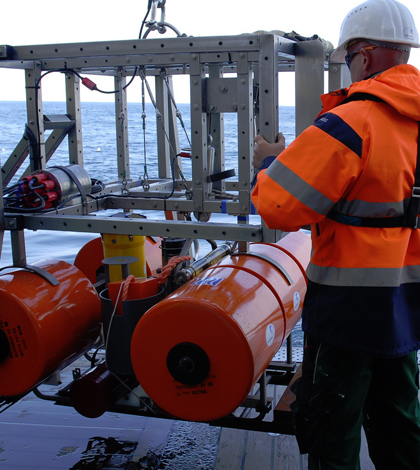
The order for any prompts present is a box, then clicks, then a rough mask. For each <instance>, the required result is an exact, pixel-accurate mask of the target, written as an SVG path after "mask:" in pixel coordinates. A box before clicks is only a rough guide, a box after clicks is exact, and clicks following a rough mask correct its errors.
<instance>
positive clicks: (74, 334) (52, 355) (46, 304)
mask: <svg viewBox="0 0 420 470" xmlns="http://www.w3.org/2000/svg"><path fill="white" fill-rule="evenodd" d="M34 266H37V267H38V268H41V269H42V270H44V271H46V272H48V273H50V274H51V275H52V276H54V278H55V279H56V280H57V281H58V282H59V283H58V284H57V285H55V286H53V285H52V284H51V283H49V282H48V281H47V280H46V279H44V278H43V277H41V276H40V275H39V274H35V273H33V272H30V271H28V270H24V269H19V268H14V269H13V270H12V271H11V272H8V273H6V274H2V275H0V305H1V310H0V333H1V334H0V343H1V344H0V351H2V352H1V357H0V395H2V396H14V395H21V394H24V393H26V392H28V391H29V390H31V389H32V388H33V387H35V386H36V385H38V384H39V383H41V382H42V381H43V380H45V379H46V378H47V377H48V376H50V375H51V374H52V373H53V372H55V371H56V370H58V369H60V368H63V367H65V366H66V365H68V364H69V363H71V362H72V361H73V360H74V359H76V358H77V357H78V356H80V355H81V354H83V353H84V352H85V351H87V350H88V349H89V348H90V347H91V346H92V344H93V343H94V342H95V340H96V339H97V338H98V336H99V333H100V328H101V306H100V300H99V297H98V295H97V293H96V291H95V289H94V287H93V285H92V284H91V282H90V281H89V280H88V279H87V278H86V277H85V276H84V274H83V273H82V272H81V271H79V270H78V269H77V268H76V267H74V266H73V265H71V264H69V263H66V262H64V261H59V260H53V259H48V260H42V261H39V262H37V263H34Z"/></svg>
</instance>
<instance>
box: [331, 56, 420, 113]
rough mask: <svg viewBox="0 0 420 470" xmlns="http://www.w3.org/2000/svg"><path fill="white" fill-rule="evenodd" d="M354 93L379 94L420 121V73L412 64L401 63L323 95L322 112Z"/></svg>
mask: <svg viewBox="0 0 420 470" xmlns="http://www.w3.org/2000/svg"><path fill="white" fill-rule="evenodd" d="M354 93H369V94H371V95H375V96H377V97H378V98H381V99H382V100H384V101H385V102H386V103H388V104H389V105H390V106H392V107H393V108H395V109H396V110H397V111H398V112H399V113H400V114H402V115H404V116H408V117H411V118H412V119H415V120H416V121H420V72H419V71H418V70H417V69H416V68H415V67H413V66H412V65H407V64H403V65H397V66H396V67H392V68H390V69H388V70H386V71H385V72H382V73H381V74H379V75H376V76H375V77H373V78H369V79H366V80H362V81H360V82H356V83H353V84H352V85H351V86H350V87H349V88H343V89H341V90H337V91H334V92H332V93H328V94H326V95H323V96H322V104H323V106H324V108H323V111H322V112H323V113H324V112H326V111H329V110H330V109H332V108H334V107H335V106H338V105H339V104H341V103H342V102H343V101H344V100H345V99H346V98H347V97H349V96H351V95H352V94H354Z"/></svg>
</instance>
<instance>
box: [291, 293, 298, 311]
mask: <svg viewBox="0 0 420 470" xmlns="http://www.w3.org/2000/svg"><path fill="white" fill-rule="evenodd" d="M299 306H300V294H299V292H295V293H294V294H293V308H294V309H295V312H297V311H298V309H299Z"/></svg>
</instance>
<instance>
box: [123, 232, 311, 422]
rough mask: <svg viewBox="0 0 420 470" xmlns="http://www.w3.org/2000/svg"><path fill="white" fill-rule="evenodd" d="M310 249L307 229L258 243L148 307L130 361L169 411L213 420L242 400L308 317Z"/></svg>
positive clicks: (155, 398) (148, 390)
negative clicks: (305, 305)
mask: <svg viewBox="0 0 420 470" xmlns="http://www.w3.org/2000/svg"><path fill="white" fill-rule="evenodd" d="M310 247H311V242H310V238H309V237H308V236H307V235H306V234H305V233H303V232H296V233H292V234H289V235H287V236H286V237H285V238H283V239H282V240H280V241H279V242H278V243H276V244H265V243H253V244H251V245H250V251H249V252H248V253H240V254H233V255H232V256H230V257H225V258H223V259H222V260H221V261H219V262H218V263H217V264H216V265H214V266H212V267H210V268H208V269H206V270H205V271H204V272H203V273H201V274H200V275H199V276H197V277H196V278H195V279H192V280H191V281H189V282H187V283H186V284H185V285H183V286H182V287H180V288H179V289H178V290H176V291H175V292H174V293H173V294H172V295H170V296H169V297H166V298H165V299H164V300H162V301H161V302H159V303H158V304H156V305H155V306H153V307H152V308H151V309H150V310H148V311H147V312H146V314H145V315H144V316H143V317H142V318H141V319H140V321H139V322H138V324H137V326H136V329H135V331H134V334H133V337H132V341H131V360H132V364H133V369H134V372H135V374H136V377H137V380H138V381H139V383H140V385H141V386H142V387H143V389H144V390H145V392H146V393H147V394H148V395H149V397H150V398H151V399H152V400H153V401H154V402H155V403H156V404H157V405H158V406H159V407H160V408H161V409H162V410H164V411H165V412H166V413H168V414H170V415H172V416H174V417H178V418H181V419H186V420H189V421H211V420H215V419H219V418H222V417H224V416H226V415H228V414H229V413H231V412H233V411H235V410H236V409H237V408H238V407H240V406H241V404H242V403H243V401H244V400H245V398H246V397H247V395H248V394H249V392H250V390H251V388H252V387H253V385H254V384H255V383H256V382H257V381H258V379H259V377H260V376H261V374H262V373H263V372H264V370H265V369H266V367H267V365H268V364H269V362H270V361H271V359H272V357H273V356H274V355H275V353H276V352H277V350H278V349H279V347H280V346H281V344H282V342H283V341H284V340H285V338H286V337H287V336H288V335H289V333H290V332H291V330H292V329H293V327H294V326H295V324H296V323H297V321H298V320H299V319H300V317H301V312H302V305H303V299H304V296H305V293H306V286H307V280H306V276H305V268H306V266H307V265H308V263H309V258H310Z"/></svg>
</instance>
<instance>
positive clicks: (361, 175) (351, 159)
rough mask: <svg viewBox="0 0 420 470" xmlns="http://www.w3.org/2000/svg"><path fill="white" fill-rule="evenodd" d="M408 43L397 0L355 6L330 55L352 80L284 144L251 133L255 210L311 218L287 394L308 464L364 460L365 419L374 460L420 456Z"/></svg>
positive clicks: (275, 216)
mask: <svg viewBox="0 0 420 470" xmlns="http://www.w3.org/2000/svg"><path fill="white" fill-rule="evenodd" d="M412 46H413V47H419V38H418V33H417V30H416V28H415V25H414V21H413V18H412V16H411V14H410V12H409V11H408V10H407V8H406V7H405V6H404V5H402V4H401V3H398V2H396V1H395V0H368V1H366V2H365V3H363V4H361V5H359V6H358V7H356V8H354V9H353V10H351V12H350V13H349V14H348V16H347V17H346V18H345V19H344V22H343V24H342V28H341V33H340V40H339V46H338V48H337V49H336V50H335V51H334V53H333V55H332V60H333V61H337V62H342V63H343V62H346V63H347V65H348V67H349V68H350V72H351V77H352V80H353V82H354V83H353V84H352V85H351V86H350V87H349V88H348V89H342V90H338V91H336V92H333V93H329V94H327V95H324V96H322V102H323V110H322V112H321V113H320V115H319V116H318V117H317V119H316V121H315V123H314V125H312V126H310V127H309V128H308V129H306V130H305V131H304V132H303V133H302V134H301V135H300V136H299V137H298V138H296V139H295V140H294V142H292V143H291V144H290V145H289V146H288V148H287V149H285V150H284V147H285V144H284V138H283V136H282V135H281V134H279V139H278V142H277V143H275V144H269V143H267V142H266V141H265V140H264V139H263V138H262V137H261V136H257V137H256V138H255V144H256V145H255V150H254V160H253V164H254V166H255V167H257V168H260V171H259V172H258V175H257V183H256V186H255V189H254V191H253V194H252V198H253V202H254V204H255V206H256V207H257V209H258V213H259V214H260V215H261V217H262V218H263V219H264V221H265V222H266V224H267V226H268V227H270V228H277V229H281V230H285V231H294V230H298V229H300V228H301V227H303V226H306V225H308V224H310V225H311V231H312V243H313V255H312V258H311V262H310V264H309V266H308V270H307V276H308V280H309V283H308V291H307V295H306V298H305V303H304V309H303V319H302V328H303V330H304V332H305V341H306V344H305V350H304V360H303V375H302V378H301V379H300V380H298V381H297V382H296V386H295V388H294V392H295V394H296V401H295V403H294V404H293V406H292V407H293V413H294V419H295V425H296V436H297V439H298V442H299V446H300V450H301V452H302V453H308V454H309V459H308V461H309V469H310V470H314V469H321V470H344V469H346V470H357V469H360V463H359V452H360V441H361V428H362V424H363V426H364V428H365V431H366V436H367V439H368V446H369V453H370V456H371V458H372V460H373V462H374V464H375V467H376V469H393V470H418V469H420V407H419V400H418V391H419V388H418V364H417V350H418V349H419V348H420V295H419V292H420V230H419V229H418V226H420V224H418V220H417V215H418V213H419V204H418V201H420V198H419V197H417V195H420V189H419V190H416V189H414V190H413V187H417V186H420V157H419V162H417V153H418V135H419V122H418V121H420V73H419V71H418V70H417V69H416V68H414V67H412V66H411V65H407V61H408V58H409V53H410V48H411V47H412ZM274 155H278V157H277V158H274V157H273V156H274ZM266 157H268V158H266ZM270 162H272V163H271V164H270ZM416 167H418V172H419V175H418V181H416V182H415V175H416ZM412 195H414V196H415V197H412Z"/></svg>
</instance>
